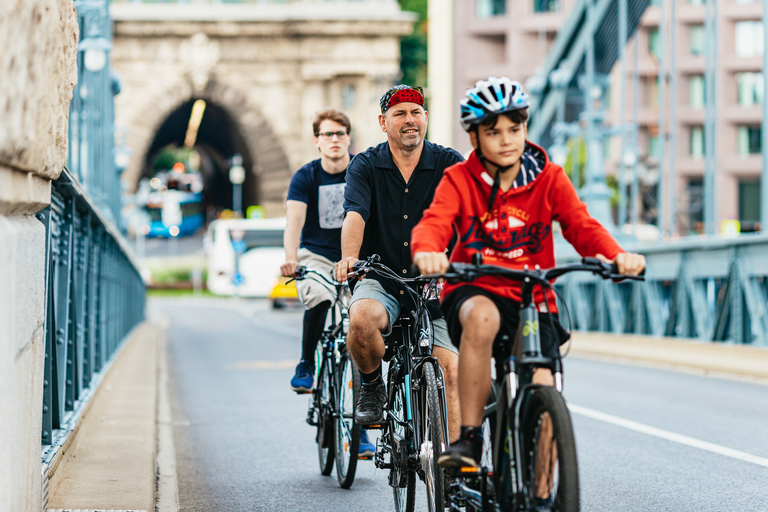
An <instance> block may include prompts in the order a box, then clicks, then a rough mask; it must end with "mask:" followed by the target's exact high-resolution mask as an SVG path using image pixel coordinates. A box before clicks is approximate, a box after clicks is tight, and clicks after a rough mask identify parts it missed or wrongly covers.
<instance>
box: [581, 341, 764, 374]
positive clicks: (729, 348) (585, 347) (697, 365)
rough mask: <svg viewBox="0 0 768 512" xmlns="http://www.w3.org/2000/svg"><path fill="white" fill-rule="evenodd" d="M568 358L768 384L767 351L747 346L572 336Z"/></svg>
mask: <svg viewBox="0 0 768 512" xmlns="http://www.w3.org/2000/svg"><path fill="white" fill-rule="evenodd" d="M571 354H573V355H574V356H578V357H585V358H597V359H611V360H616V361H621V362H626V363H630V364H633V363H634V364H643V365H652V366H662V367H666V368H670V369H672V370H683V371H694V372H696V373H702V374H705V375H706V374H711V375H716V376H722V377H726V378H727V377H731V378H734V377H737V378H748V379H753V380H756V381H760V382H762V383H768V348H762V347H752V346H749V345H732V344H725V343H706V342H700V341H696V340H687V339H686V340H680V339H675V338H652V337H650V336H634V335H614V334H604V333H584V332H575V333H573V341H572V345H571Z"/></svg>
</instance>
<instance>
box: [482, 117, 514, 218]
mask: <svg viewBox="0 0 768 512" xmlns="http://www.w3.org/2000/svg"><path fill="white" fill-rule="evenodd" d="M477 132H478V130H477V127H475V134H476V135H475V138H476V139H477V147H476V148H475V153H477V158H478V160H480V162H481V163H482V164H483V165H484V166H485V168H486V169H487V168H488V165H487V164H491V165H493V166H494V167H495V168H496V173H495V175H494V177H493V185H492V186H491V196H490V197H489V198H488V212H489V213H490V212H491V211H492V210H493V203H494V202H495V201H496V196H497V195H498V194H499V186H500V185H501V174H502V173H505V172H507V171H508V170H510V169H511V168H512V167H514V164H512V165H499V164H497V163H496V162H494V161H493V160H489V159H488V158H486V156H485V155H483V150H482V148H481V147H480V136H479V134H477Z"/></svg>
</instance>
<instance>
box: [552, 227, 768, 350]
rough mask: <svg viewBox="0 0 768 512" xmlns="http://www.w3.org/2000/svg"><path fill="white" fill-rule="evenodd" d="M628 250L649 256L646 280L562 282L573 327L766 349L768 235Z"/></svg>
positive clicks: (562, 256) (569, 255)
mask: <svg viewBox="0 0 768 512" xmlns="http://www.w3.org/2000/svg"><path fill="white" fill-rule="evenodd" d="M626 248H627V249H628V250H632V251H635V252H639V253H642V254H644V255H645V256H646V259H647V262H648V268H647V271H646V282H644V283H639V282H628V283H620V284H618V285H616V284H613V283H609V282H608V283H606V282H604V281H600V280H595V279H592V278H591V277H589V276H586V277H582V276H579V275H576V274H572V275H568V276H565V278H562V279H559V280H558V281H557V284H556V287H557V288H558V290H559V292H560V293H561V294H562V297H563V298H564V299H565V301H566V302H567V305H568V307H569V308H570V315H571V321H572V323H573V326H574V328H575V329H578V330H586V331H603V332H613V333H615V334H622V333H627V334H648V335H653V336H670V337H679V338H694V339H698V340H700V341H715V342H730V343H737V344H752V345H756V346H768V307H766V306H767V304H768V257H766V254H768V235H742V236H740V237H738V238H715V237H710V238H707V237H702V238H696V239H690V240H681V241H678V242H673V243H665V244H654V245H647V244H634V245H631V244H627V245H626ZM574 257H575V254H574V253H573V252H572V250H571V252H568V249H565V248H563V250H561V251H559V253H558V261H559V262H566V261H568V260H571V259H574Z"/></svg>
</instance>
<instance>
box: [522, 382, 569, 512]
mask: <svg viewBox="0 0 768 512" xmlns="http://www.w3.org/2000/svg"><path fill="white" fill-rule="evenodd" d="M550 431H551V435H550ZM521 437H522V442H523V459H524V462H523V483H524V485H525V492H526V494H527V496H528V500H529V501H530V502H531V503H535V500H536V494H537V490H538V494H539V497H542V498H546V497H549V498H550V501H551V505H550V508H549V510H553V511H558V512H578V510H579V468H578V462H577V459H576V443H575V440H574V436H573V426H572V424H571V416H570V414H569V412H568V407H567V406H566V404H565V400H564V399H563V397H562V395H561V394H560V393H558V392H557V390H556V389H555V388H551V387H541V388H538V389H537V390H536V391H535V392H533V393H532V394H531V396H530V397H529V399H528V401H527V403H526V404H525V408H524V413H523V420H522V430H521ZM547 473H549V475H550V477H549V478H548V477H547V476H546V475H547ZM543 494H548V496H542V495H543ZM536 510H541V508H539V509H536ZM545 510H546V509H545Z"/></svg>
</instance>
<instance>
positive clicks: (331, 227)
mask: <svg viewBox="0 0 768 512" xmlns="http://www.w3.org/2000/svg"><path fill="white" fill-rule="evenodd" d="M346 176H347V171H346V170H345V171H342V172H340V173H338V174H328V173H327V172H325V171H324V170H323V167H322V165H320V159H319V158H318V159H317V160H313V161H312V162H309V163H308V164H307V165H305V166H304V167H302V168H301V169H299V170H298V171H296V174H294V175H293V178H291V185H290V186H289V187H288V200H289V201H301V202H302V203H305V204H306V205H307V218H306V220H305V221H304V229H302V231H301V244H300V247H303V248H305V249H309V250H310V251H312V252H313V253H315V254H320V255H321V256H325V257H326V258H328V259H329V260H331V261H334V262H335V261H339V260H340V259H341V223H342V221H343V220H344V185H345V183H344V181H345V178H346Z"/></svg>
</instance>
